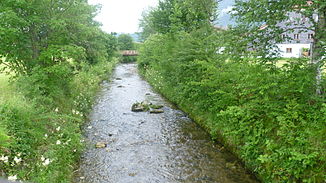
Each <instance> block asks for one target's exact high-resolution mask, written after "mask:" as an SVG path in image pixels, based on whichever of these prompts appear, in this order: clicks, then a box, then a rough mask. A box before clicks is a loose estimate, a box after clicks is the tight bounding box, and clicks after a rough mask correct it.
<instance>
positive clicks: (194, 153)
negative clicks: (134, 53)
mask: <svg viewBox="0 0 326 183" xmlns="http://www.w3.org/2000/svg"><path fill="white" fill-rule="evenodd" d="M145 100H146V101H150V102H151V103H153V104H162V105H164V108H163V110H164V113H161V114H150V113H149V112H132V111H131V106H132V104H133V103H135V102H141V101H145ZM85 138H86V143H87V144H88V146H87V149H86V151H85V152H84V154H83V156H82V159H81V163H80V168H79V170H78V171H77V173H76V174H77V176H76V182H77V183H156V182H158V183H179V182H180V183H235V182H243V183H254V182H257V180H256V179H255V178H254V177H253V176H252V175H250V174H249V173H248V172H246V171H245V169H244V168H243V167H242V166H241V164H240V163H239V162H238V161H237V159H236V158H235V157H234V156H233V155H231V154H230V153H229V152H227V151H226V150H225V149H223V147H221V146H220V145H218V144H216V143H214V142H212V141H211V139H210V137H209V135H208V134H207V133H206V132H205V131H204V130H203V129H202V128H200V127H199V126H198V125H197V124H196V123H195V122H193V121H192V120H191V119H189V118H188V117H187V115H186V114H185V113H183V112H182V111H180V110H178V109H176V108H175V107H173V105H171V104H170V103H168V102H167V101H166V100H164V99H163V98H162V97H161V96H160V95H159V94H157V93H155V92H154V91H153V90H152V88H151V87H150V85H149V84H148V83H147V82H146V81H144V80H143V79H141V77H140V76H139V74H138V72H137V66H136V65H135V64H121V65H119V66H118V67H117V68H116V69H115V71H114V74H113V76H112V79H111V81H109V82H107V83H104V84H103V89H102V91H101V93H100V95H99V97H98V101H97V103H96V105H95V106H94V108H93V112H92V113H91V115H90V122H89V124H88V125H87V126H86V127H85ZM97 143H102V145H103V144H105V145H106V147H101V148H97V147H96V144H97Z"/></svg>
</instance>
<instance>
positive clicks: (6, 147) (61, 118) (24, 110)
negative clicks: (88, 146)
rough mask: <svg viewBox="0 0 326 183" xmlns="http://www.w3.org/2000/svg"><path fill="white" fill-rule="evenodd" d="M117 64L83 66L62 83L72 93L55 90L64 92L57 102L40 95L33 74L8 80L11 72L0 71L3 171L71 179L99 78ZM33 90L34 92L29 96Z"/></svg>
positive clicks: (44, 180) (46, 182)
mask: <svg viewBox="0 0 326 183" xmlns="http://www.w3.org/2000/svg"><path fill="white" fill-rule="evenodd" d="M116 63H117V61H116V60H113V61H111V62H101V63H98V64H96V65H93V66H91V65H84V66H83V68H82V69H81V70H79V72H78V73H76V74H75V75H74V76H73V78H70V79H69V83H67V85H66V86H67V87H65V88H64V89H65V90H67V91H68V90H69V93H68V92H66V93H67V94H61V93H53V94H55V95H56V96H60V97H61V98H60V99H59V100H57V101H54V102H49V99H48V98H45V97H44V96H42V95H37V93H36V92H35V90H36V89H37V88H36V86H35V85H34V84H32V83H33V82H35V80H34V81H33V80H32V78H29V77H28V76H25V77H24V78H18V80H17V79H16V80H15V81H14V82H11V83H8V77H7V76H4V75H1V77H0V82H1V84H2V85H1V86H0V91H1V93H0V98H1V101H0V127H1V128H0V142H1V143H0V167H1V168H0V176H2V177H8V179H11V180H14V179H17V180H22V181H30V182H38V183H57V182H62V183H65V182H67V183H68V182H71V181H72V178H73V172H74V170H75V166H76V163H77V162H78V161H79V158H80V153H81V151H82V150H83V147H84V145H83V140H82V139H83V138H82V131H81V126H82V125H83V124H84V122H85V120H86V117H87V115H88V113H89V110H90V109H91V107H92V104H93V102H94V99H95V95H96V94H97V92H98V90H99V88H100V83H101V82H102V81H103V80H106V79H107V77H108V76H109V75H110V74H111V71H112V70H113V68H114V67H115V64H116ZM62 80H67V78H62ZM19 82H23V83H19ZM25 87H29V88H28V89H27V88H25ZM32 87H34V88H32ZM24 89H26V90H24ZM56 89H57V90H56V92H61V88H59V87H58V88H56ZM31 91H34V92H35V93H33V95H28V94H30V92H31ZM62 93H63V92H62ZM42 102H44V103H42ZM49 104H50V105H49ZM54 106H55V107H54Z"/></svg>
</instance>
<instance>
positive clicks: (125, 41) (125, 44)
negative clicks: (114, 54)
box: [118, 34, 134, 50]
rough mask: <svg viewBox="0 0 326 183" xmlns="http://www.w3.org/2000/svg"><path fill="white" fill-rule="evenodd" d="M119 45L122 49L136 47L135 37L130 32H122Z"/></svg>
mask: <svg viewBox="0 0 326 183" xmlns="http://www.w3.org/2000/svg"><path fill="white" fill-rule="evenodd" d="M118 47H119V49H120V50H132V49H134V43H133V39H132V37H131V36H130V35H129V34H121V35H120V36H119V37H118Z"/></svg>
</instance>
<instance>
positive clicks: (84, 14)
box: [0, 0, 112, 74]
mask: <svg viewBox="0 0 326 183" xmlns="http://www.w3.org/2000/svg"><path fill="white" fill-rule="evenodd" d="M98 9H99V7H98V6H91V5H89V4H88V3H87V0H73V1H51V0H31V1H15V0H2V1H1V4H0V12H1V13H0V19H1V22H0V55H3V56H5V57H6V59H5V61H4V62H3V64H4V65H5V67H7V68H10V70H12V71H15V72H16V73H17V74H28V73H31V71H32V70H33V68H35V67H37V66H41V67H46V66H50V65H53V64H56V63H60V62H67V61H68V60H69V59H70V60H71V59H72V60H74V61H76V62H83V61H85V62H88V63H96V62H99V61H103V60H106V59H107V57H108V56H109V55H108V53H107V51H108V50H107V45H106V44H107V41H106V40H109V39H112V38H110V35H108V34H106V33H104V32H103V31H101V30H100V28H99V25H100V24H99V23H98V22H95V21H94V20H93V18H94V16H95V15H96V13H97V11H98ZM111 51H112V50H111Z"/></svg>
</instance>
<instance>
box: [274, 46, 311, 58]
mask: <svg viewBox="0 0 326 183" xmlns="http://www.w3.org/2000/svg"><path fill="white" fill-rule="evenodd" d="M277 47H278V48H279V49H280V51H281V57H284V58H292V57H294V58H299V57H302V48H308V49H310V44H298V43H297V44H277ZM287 48H292V53H286V49H287Z"/></svg>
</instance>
